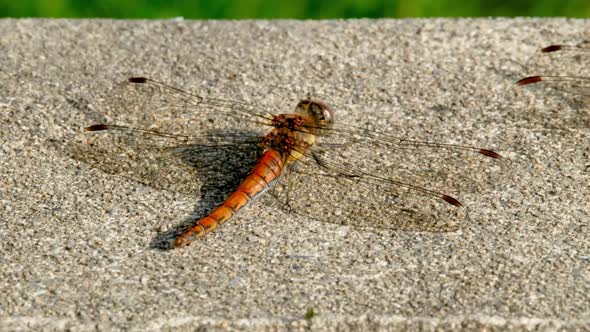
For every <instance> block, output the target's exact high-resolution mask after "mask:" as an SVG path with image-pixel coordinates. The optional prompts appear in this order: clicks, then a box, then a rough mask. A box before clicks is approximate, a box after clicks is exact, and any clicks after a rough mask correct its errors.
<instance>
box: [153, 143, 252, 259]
mask: <svg viewBox="0 0 590 332" xmlns="http://www.w3.org/2000/svg"><path fill="white" fill-rule="evenodd" d="M261 153H262V148H261V147H260V146H258V145H253V144H249V145H231V146H224V147H214V148H213V147H203V146H198V145H187V146H182V147H178V148H176V151H175V154H176V155H177V156H178V157H179V158H180V160H182V162H183V163H185V164H186V165H189V166H190V167H191V168H193V169H195V170H197V173H196V174H198V179H196V180H197V181H198V182H199V183H201V187H200V198H199V200H198V202H197V204H196V205H195V207H194V209H193V212H192V213H191V214H190V215H189V216H187V217H186V218H184V220H183V221H182V222H181V223H179V224H178V225H177V226H176V227H174V228H172V229H169V230H167V231H164V232H161V233H159V234H157V235H156V236H155V237H154V238H153V239H152V241H151V243H150V248H152V249H157V250H170V249H173V245H172V243H173V242H174V239H175V238H176V237H177V236H178V235H180V234H181V233H182V232H183V231H184V230H186V228H187V227H189V226H191V225H193V224H194V223H195V221H197V220H199V219H201V218H203V217H205V216H206V215H208V214H209V213H210V212H211V211H212V210H213V209H215V208H216V207H217V206H218V205H219V204H221V203H222V202H223V201H224V200H225V199H226V198H227V197H228V196H229V195H230V194H231V193H232V192H233V191H234V190H235V189H236V188H237V187H238V186H239V184H240V183H241V182H242V181H243V180H244V178H245V177H246V176H247V174H248V172H249V171H250V170H251V169H252V168H253V167H254V165H255V164H256V161H257V160H258V158H259V157H260V155H261Z"/></svg>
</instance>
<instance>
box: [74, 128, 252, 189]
mask: <svg viewBox="0 0 590 332" xmlns="http://www.w3.org/2000/svg"><path fill="white" fill-rule="evenodd" d="M119 129H121V128H119ZM214 138H215V139H216V140H209V139H207V138H201V137H199V138H198V139H197V138H196V137H194V136H192V137H190V138H187V137H186V136H171V135H167V136H160V135H158V134H155V133H153V132H149V131H135V130H132V131H130V130H117V129H113V130H106V131H101V132H86V133H81V134H79V135H78V137H77V138H76V139H74V140H71V141H70V142H68V143H67V144H66V151H67V154H68V155H69V156H70V157H71V158H73V159H75V160H78V161H81V162H84V163H86V164H88V165H91V166H93V167H95V168H97V169H99V170H101V171H103V172H106V173H109V174H114V175H118V176H121V177H123V178H127V179H130V180H133V181H136V182H139V183H142V184H144V185H148V186H151V187H154V188H157V189H163V190H171V191H176V192H181V193H186V194H198V193H200V192H201V191H202V190H205V188H210V187H214V186H218V187H224V186H229V185H234V184H235V178H237V177H240V176H243V175H244V174H247V173H248V171H249V169H250V168H251V167H252V166H253V165H254V163H255V162H256V159H257V158H258V156H259V154H260V152H261V151H260V147H259V146H258V144H256V142H257V138H256V137H250V136H244V137H243V141H242V142H236V141H238V138H239V137H238V136H235V135H234V136H231V137H230V139H229V140H227V141H222V139H223V138H224V137H223V136H217V137H214ZM203 187H204V188H203Z"/></svg>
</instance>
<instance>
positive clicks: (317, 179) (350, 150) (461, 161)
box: [272, 129, 500, 232]
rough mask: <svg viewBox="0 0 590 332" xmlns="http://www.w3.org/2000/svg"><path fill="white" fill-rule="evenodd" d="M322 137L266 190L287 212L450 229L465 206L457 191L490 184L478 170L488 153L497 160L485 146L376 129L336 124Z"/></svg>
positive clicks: (431, 229)
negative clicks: (401, 137)
mask: <svg viewBox="0 0 590 332" xmlns="http://www.w3.org/2000/svg"><path fill="white" fill-rule="evenodd" d="M351 135H352V136H351ZM321 139H322V142H323V143H320V144H319V146H317V147H314V148H313V149H312V150H310V151H309V152H308V153H307V154H306V156H305V158H304V159H303V160H301V161H300V162H298V164H295V165H294V166H293V168H294V169H293V170H292V171H290V172H289V171H287V172H286V173H285V177H284V178H283V179H281V181H280V182H279V183H278V184H277V186H276V188H274V190H273V192H272V194H273V195H274V196H275V198H276V199H277V200H278V202H279V204H278V205H279V206H282V207H283V208H285V209H286V210H287V211H290V212H292V213H298V214H301V215H305V216H309V217H312V218H314V219H317V220H321V221H326V222H330V223H335V224H341V225H351V226H355V227H368V228H386V229H396V230H410V231H429V232H442V231H452V230H455V229H457V227H460V226H461V225H462V223H463V222H464V220H465V218H466V214H467V211H468V206H461V203H460V202H459V200H458V199H456V198H455V197H456V196H455V194H472V195H477V193H478V191H479V190H480V189H485V188H486V187H488V186H490V183H491V182H493V181H492V179H488V181H480V180H478V178H479V177H481V175H482V173H483V172H481V168H482V167H483V168H484V169H485V168H489V163H490V162H492V163H493V161H491V160H489V159H490V158H486V156H487V157H492V156H493V157H494V158H500V156H499V155H498V154H496V153H494V152H493V151H490V150H485V149H479V148H475V147H470V146H456V145H441V144H437V143H429V142H422V141H411V140H401V141H400V140H398V139H396V138H395V137H393V136H389V135H386V134H385V133H380V132H375V131H373V132H371V133H370V134H367V133H363V132H359V133H358V135H356V136H355V135H353V134H352V132H350V131H349V129H346V130H340V129H334V130H333V131H331V132H330V133H329V134H328V136H327V137H322V138H321ZM480 150H481V151H486V153H481V152H480ZM470 152H471V153H470ZM473 152H475V153H473ZM482 154H485V156H482ZM486 164H488V165H486ZM496 180H497V179H496Z"/></svg>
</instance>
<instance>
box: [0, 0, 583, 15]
mask: <svg viewBox="0 0 590 332" xmlns="http://www.w3.org/2000/svg"><path fill="white" fill-rule="evenodd" d="M0 16H1V17H112V18H170V17H178V16H182V17H185V18H193V19H208V18H209V19H247V18H297V19H302V18H310V19H328V18H353V17H371V18H377V17H465V16H471V17H474V16H568V17H589V16H590V0H489V1H486V0H481V1H461V0H417V1H396V0H389V1H386V0H342V1H329V0H300V1H297V0H294V1H293V0H292V1H288V0H287V1H281V0H241V1H240V0H233V1H232V0H209V1H205V0H194V1H188V0H168V1H165V0H120V1H117V0H104V1H99V0H88V1H81V0H78V1H76V0H0Z"/></svg>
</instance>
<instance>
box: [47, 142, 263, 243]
mask: <svg viewBox="0 0 590 332" xmlns="http://www.w3.org/2000/svg"><path fill="white" fill-rule="evenodd" d="M210 133H211V134H213V135H216V136H218V137H219V135H222V133H221V132H216V131H212V132H210ZM234 135H236V134H234ZM237 135H240V136H241V137H255V136H256V134H255V133H253V132H239V133H238V134H237ZM63 143H65V144H63ZM52 145H53V146H54V147H55V148H56V149H59V150H62V153H64V154H65V155H67V156H68V157H69V158H71V159H74V160H76V161H79V162H82V163H85V164H87V165H90V166H91V167H93V168H95V169H98V170H100V171H102V172H104V173H107V174H111V175H114V176H117V177H119V178H121V179H122V180H123V181H133V182H136V183H139V184H142V185H145V186H149V187H151V188H155V189H157V190H165V191H169V192H176V193H182V194H185V195H191V196H194V197H199V199H198V201H197V203H196V205H195V207H194V208H193V211H192V212H191V213H190V215H189V216H187V217H186V218H185V219H184V220H183V221H182V222H181V223H180V224H179V225H178V226H176V227H174V228H172V229H170V230H167V231H162V232H159V233H158V234H157V235H156V236H155V237H154V238H153V239H152V240H151V242H150V245H149V246H150V248H152V249H159V250H168V249H171V244H172V242H173V240H174V238H175V236H176V235H178V234H180V233H181V232H182V230H184V229H185V228H186V227H187V226H189V225H191V224H193V223H194V221H195V220H197V219H200V218H202V217H204V216H206V215H207V214H208V213H209V212H210V211H211V210H213V209H214V208H215V207H216V206H217V205H219V204H220V203H221V202H223V200H224V199H225V198H226V197H227V196H228V195H229V194H230V193H231V192H232V191H233V190H235V188H236V187H237V186H238V185H239V183H240V182H241V181H242V180H243V178H244V177H245V176H246V175H247V173H248V172H249V171H250V169H251V168H252V167H253V165H254V164H255V163H256V161H257V159H258V157H259V156H260V154H261V153H262V148H261V147H260V146H259V145H257V144H253V143H247V144H240V143H235V144H211V145H207V144H191V143H181V142H177V141H172V142H171V141H169V140H168V141H166V140H162V139H161V137H153V136H152V135H146V134H145V133H141V134H138V133H134V132H119V131H105V132H98V133H92V132H90V133H80V134H78V135H77V136H76V138H72V139H70V140H68V141H66V142H57V141H56V142H54V144H52Z"/></svg>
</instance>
